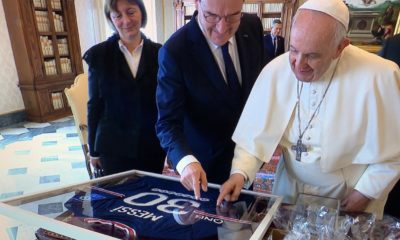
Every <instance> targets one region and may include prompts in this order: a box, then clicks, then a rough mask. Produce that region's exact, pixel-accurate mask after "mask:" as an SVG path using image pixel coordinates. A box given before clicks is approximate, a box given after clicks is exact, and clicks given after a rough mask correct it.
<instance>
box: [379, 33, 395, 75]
mask: <svg viewBox="0 0 400 240" xmlns="http://www.w3.org/2000/svg"><path fill="white" fill-rule="evenodd" d="M378 54H379V56H381V57H383V58H386V59H389V60H391V61H393V62H395V63H397V65H399V67H400V34H396V35H394V36H393V37H391V38H388V39H387V40H386V41H384V42H383V46H382V49H381V50H380V51H379V53H378Z"/></svg>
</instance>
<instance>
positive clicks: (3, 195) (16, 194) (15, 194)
mask: <svg viewBox="0 0 400 240" xmlns="http://www.w3.org/2000/svg"><path fill="white" fill-rule="evenodd" d="M22 194H24V192H23V191H17V192H7V193H2V194H1V195H0V200H4V199H6V198H10V197H16V196H21V195H22Z"/></svg>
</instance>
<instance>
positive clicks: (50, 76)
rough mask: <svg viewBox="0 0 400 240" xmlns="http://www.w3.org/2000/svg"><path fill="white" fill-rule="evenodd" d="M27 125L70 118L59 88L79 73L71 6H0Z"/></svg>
mask: <svg viewBox="0 0 400 240" xmlns="http://www.w3.org/2000/svg"><path fill="white" fill-rule="evenodd" d="M2 1H3V7H4V12H5V17H6V21H7V27H8V31H9V35H10V40H11V45H12V49H13V53H14V60H15V63H16V67H17V72H18V78H19V88H20V90H21V94H22V98H23V100H24V105H25V111H26V113H27V119H28V120H29V121H35V122H46V121H49V120H54V119H56V118H60V117H64V116H67V115H70V114H71V110H70V107H69V106H68V103H67V101H66V97H65V95H64V88H66V87H69V86H70V85H71V84H73V82H74V79H75V76H76V75H77V74H79V73H82V72H83V66H82V60H81V51H80V44H79V36H78V29H77V23H76V15H75V4H74V0H2Z"/></svg>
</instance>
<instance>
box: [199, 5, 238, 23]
mask: <svg viewBox="0 0 400 240" xmlns="http://www.w3.org/2000/svg"><path fill="white" fill-rule="evenodd" d="M200 8H201V11H202V12H203V17H204V19H205V20H206V21H207V22H208V23H219V21H221V19H224V20H225V22H227V23H235V22H238V21H240V19H241V18H242V16H243V13H242V12H238V13H234V14H231V15H227V16H219V15H217V14H213V13H209V12H207V11H204V9H203V6H202V5H201V4H200Z"/></svg>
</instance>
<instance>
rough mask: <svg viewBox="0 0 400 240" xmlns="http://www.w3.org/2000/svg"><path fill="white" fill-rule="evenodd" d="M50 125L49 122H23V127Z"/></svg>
mask: <svg viewBox="0 0 400 240" xmlns="http://www.w3.org/2000/svg"><path fill="white" fill-rule="evenodd" d="M49 126H51V124H50V123H33V122H28V123H25V124H24V127H26V128H45V127H49Z"/></svg>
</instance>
